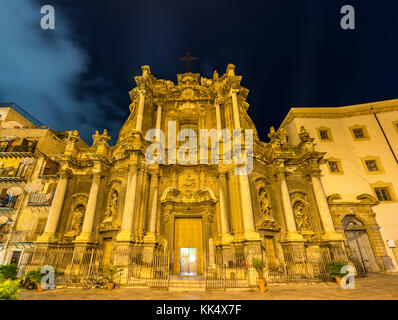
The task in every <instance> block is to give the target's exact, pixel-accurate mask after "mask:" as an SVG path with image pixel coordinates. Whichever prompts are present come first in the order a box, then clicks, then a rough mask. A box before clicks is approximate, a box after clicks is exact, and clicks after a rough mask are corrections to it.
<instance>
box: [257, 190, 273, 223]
mask: <svg viewBox="0 0 398 320" xmlns="http://www.w3.org/2000/svg"><path fill="white" fill-rule="evenodd" d="M259 198H260V211H261V214H262V215H263V216H270V215H271V209H272V206H271V202H270V201H269V200H268V197H267V191H265V189H261V190H260V193H259Z"/></svg>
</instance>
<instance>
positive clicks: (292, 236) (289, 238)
mask: <svg viewBox="0 0 398 320" xmlns="http://www.w3.org/2000/svg"><path fill="white" fill-rule="evenodd" d="M282 242H304V238H303V236H302V235H301V234H299V233H297V232H287V233H285V234H284V235H283V236H282Z"/></svg>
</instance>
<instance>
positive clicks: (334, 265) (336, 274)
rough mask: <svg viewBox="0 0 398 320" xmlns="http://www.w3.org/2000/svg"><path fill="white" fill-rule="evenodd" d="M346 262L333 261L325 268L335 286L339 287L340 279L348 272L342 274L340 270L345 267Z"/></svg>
mask: <svg viewBox="0 0 398 320" xmlns="http://www.w3.org/2000/svg"><path fill="white" fill-rule="evenodd" d="M347 264H348V263H347V262H344V261H339V260H333V261H330V262H328V264H327V268H328V272H329V275H330V277H331V278H333V279H335V280H336V282H337V284H338V285H340V283H341V278H343V277H344V276H346V275H347V274H348V272H346V273H342V272H341V268H343V267H344V266H345V265H347Z"/></svg>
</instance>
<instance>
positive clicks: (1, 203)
mask: <svg viewBox="0 0 398 320" xmlns="http://www.w3.org/2000/svg"><path fill="white" fill-rule="evenodd" d="M16 202H17V197H10V196H5V197H0V210H8V209H13V208H14V206H15V203H16Z"/></svg>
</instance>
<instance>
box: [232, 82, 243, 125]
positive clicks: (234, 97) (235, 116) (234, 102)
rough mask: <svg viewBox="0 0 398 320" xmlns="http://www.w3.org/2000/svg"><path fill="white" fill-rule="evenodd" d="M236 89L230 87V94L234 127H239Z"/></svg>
mask: <svg viewBox="0 0 398 320" xmlns="http://www.w3.org/2000/svg"><path fill="white" fill-rule="evenodd" d="M238 91H239V90H238V89H231V93H230V96H231V98H232V113H233V119H234V128H235V129H240V128H241V127H240V119H239V106H238V98H237V93H238Z"/></svg>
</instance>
